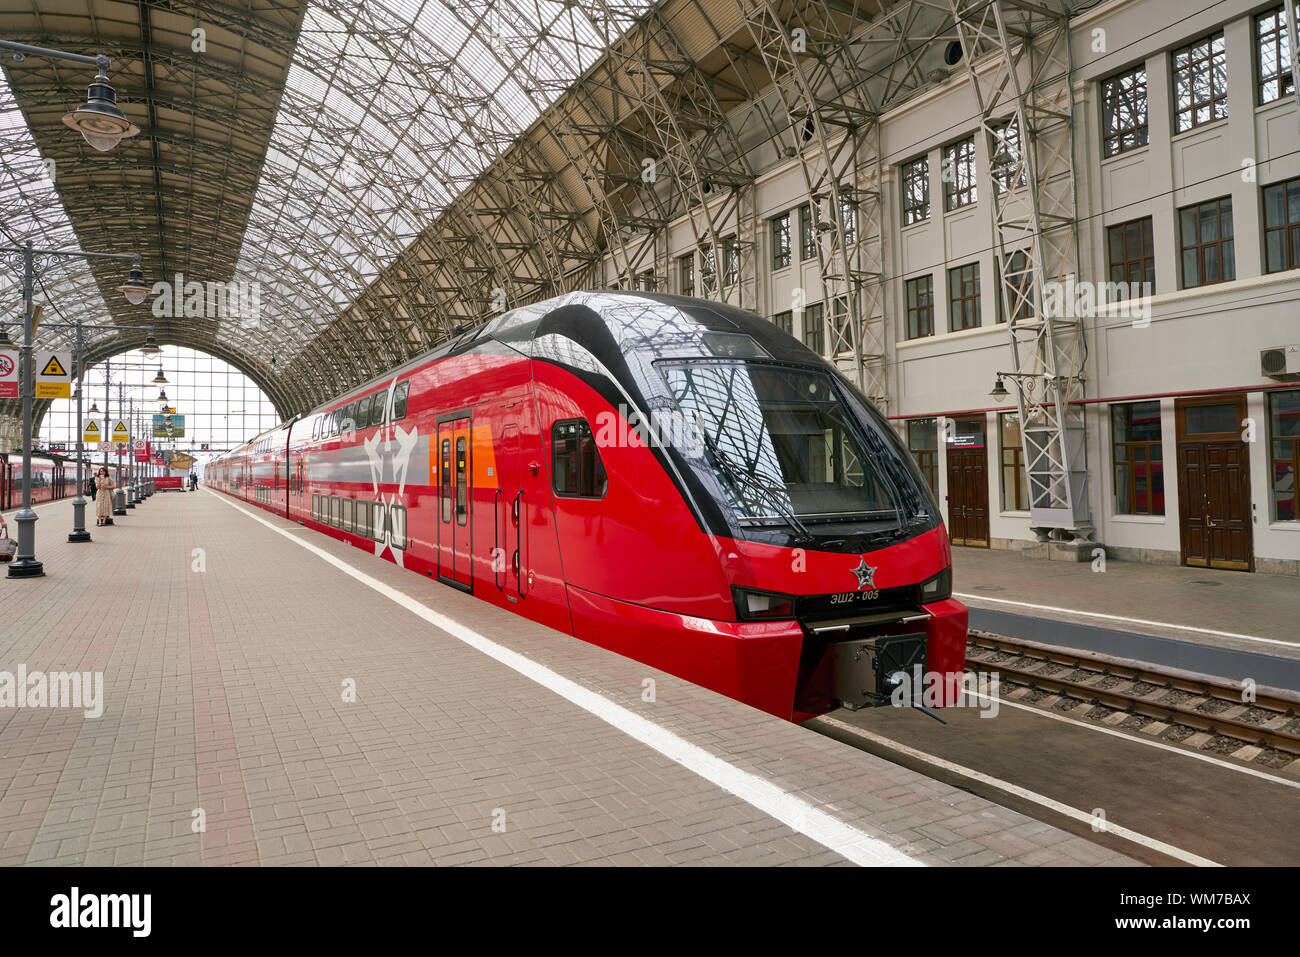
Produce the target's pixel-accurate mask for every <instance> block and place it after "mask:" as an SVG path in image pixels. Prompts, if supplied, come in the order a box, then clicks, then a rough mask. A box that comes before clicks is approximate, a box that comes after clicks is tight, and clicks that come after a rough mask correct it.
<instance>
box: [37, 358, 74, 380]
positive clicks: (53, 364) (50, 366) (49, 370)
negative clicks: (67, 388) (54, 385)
mask: <svg viewBox="0 0 1300 957" xmlns="http://www.w3.org/2000/svg"><path fill="white" fill-rule="evenodd" d="M67 374H68V370H67V369H65V368H63V365H62V364H61V363H60V362H59V357H58V356H50V361H49V362H47V363H45V368H44V369H42V370H41V375H61V376H66V375H67Z"/></svg>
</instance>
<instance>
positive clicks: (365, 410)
mask: <svg viewBox="0 0 1300 957" xmlns="http://www.w3.org/2000/svg"><path fill="white" fill-rule="evenodd" d="M372 398H373V396H369V395H368V396H366V397H365V398H364V399H361V400H360V401H358V402H357V411H356V413H355V414H356V418H357V428H358V429H364V428H365V427H366V426H368V425H369V424H370V400H371V399H372Z"/></svg>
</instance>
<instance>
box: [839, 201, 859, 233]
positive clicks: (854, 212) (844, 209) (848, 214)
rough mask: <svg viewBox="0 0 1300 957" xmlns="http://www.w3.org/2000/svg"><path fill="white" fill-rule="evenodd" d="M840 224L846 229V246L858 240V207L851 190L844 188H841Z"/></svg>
mask: <svg viewBox="0 0 1300 957" xmlns="http://www.w3.org/2000/svg"><path fill="white" fill-rule="evenodd" d="M840 226H841V227H842V228H843V229H844V245H845V246H852V245H853V244H854V243H856V242H857V241H858V207H857V206H856V205H855V204H854V202H853V196H852V194H851V193H850V191H849V190H847V189H844V188H841V189H840Z"/></svg>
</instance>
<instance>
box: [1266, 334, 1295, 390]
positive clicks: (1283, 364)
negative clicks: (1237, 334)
mask: <svg viewBox="0 0 1300 957" xmlns="http://www.w3.org/2000/svg"><path fill="white" fill-rule="evenodd" d="M1259 372H1260V375H1265V376H1268V377H1269V378H1270V379H1277V380H1278V381H1279V382H1300V343H1292V344H1291V345H1289V346H1278V347H1277V348H1276V349H1263V350H1261V351H1260V353H1259Z"/></svg>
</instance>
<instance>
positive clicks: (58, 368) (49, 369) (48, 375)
mask: <svg viewBox="0 0 1300 957" xmlns="http://www.w3.org/2000/svg"><path fill="white" fill-rule="evenodd" d="M35 368H36V398H38V399H70V398H72V353H71V352H46V351H41V352H37V353H36V365H35Z"/></svg>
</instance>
